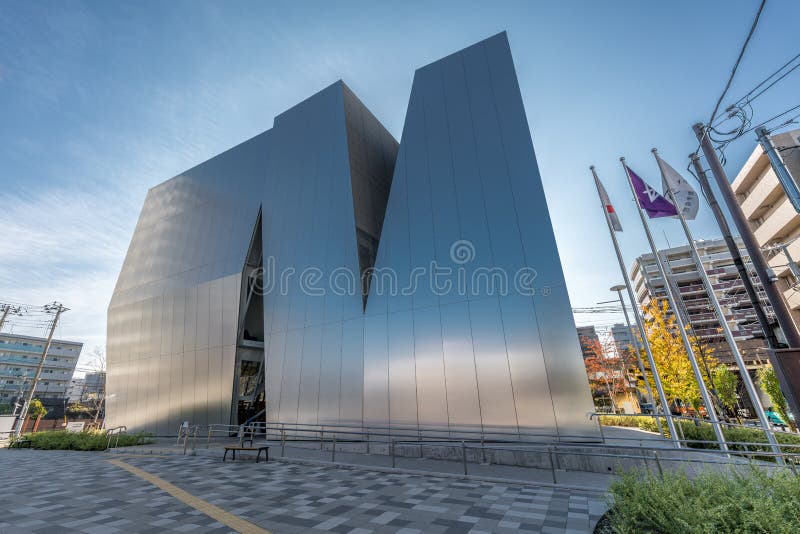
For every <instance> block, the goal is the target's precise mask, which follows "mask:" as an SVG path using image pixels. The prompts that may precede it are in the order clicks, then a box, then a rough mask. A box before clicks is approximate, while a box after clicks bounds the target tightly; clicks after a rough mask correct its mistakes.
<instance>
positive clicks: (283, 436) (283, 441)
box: [281, 428, 286, 458]
mask: <svg viewBox="0 0 800 534" xmlns="http://www.w3.org/2000/svg"><path fill="white" fill-rule="evenodd" d="M285 452H286V428H281V458H283V456H284V453H285Z"/></svg>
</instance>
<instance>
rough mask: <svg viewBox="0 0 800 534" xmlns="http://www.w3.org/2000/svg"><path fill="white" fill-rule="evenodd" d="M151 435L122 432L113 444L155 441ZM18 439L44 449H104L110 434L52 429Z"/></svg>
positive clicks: (127, 445)
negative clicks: (26, 440) (28, 441)
mask: <svg viewBox="0 0 800 534" xmlns="http://www.w3.org/2000/svg"><path fill="white" fill-rule="evenodd" d="M151 436H152V435H151V434H144V433H139V434H120V436H119V441H117V437H116V435H115V436H114V438H113V439H112V440H111V446H112V447H114V446H119V447H129V446H131V445H143V444H145V443H153V440H152V439H151ZM18 439H28V440H30V441H31V448H32V449H43V450H69V451H104V450H106V445H108V436H107V435H106V433H105V431H104V430H84V431H83V432H67V431H65V430H52V431H48V432H33V433H30V434H24V435H23V436H22V437H21V438H18Z"/></svg>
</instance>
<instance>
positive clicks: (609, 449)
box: [184, 413, 800, 483]
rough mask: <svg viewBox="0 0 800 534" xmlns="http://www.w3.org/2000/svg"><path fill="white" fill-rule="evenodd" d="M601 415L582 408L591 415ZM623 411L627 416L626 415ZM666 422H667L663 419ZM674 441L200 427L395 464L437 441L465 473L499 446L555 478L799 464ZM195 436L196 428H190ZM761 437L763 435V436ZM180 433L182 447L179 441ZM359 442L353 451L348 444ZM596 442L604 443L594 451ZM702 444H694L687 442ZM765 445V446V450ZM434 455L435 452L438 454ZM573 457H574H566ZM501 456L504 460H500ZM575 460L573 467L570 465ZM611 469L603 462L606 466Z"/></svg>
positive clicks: (790, 447)
mask: <svg viewBox="0 0 800 534" xmlns="http://www.w3.org/2000/svg"><path fill="white" fill-rule="evenodd" d="M601 415H610V414H600V413H591V414H587V416H588V417H589V419H590V420H594V419H595V418H597V417H599V416H601ZM626 417H630V416H626ZM633 417H650V418H654V419H655V418H662V417H665V416H664V415H663V414H635V415H633ZM672 417H673V420H677V421H687V422H692V423H693V424H697V423H711V422H712V421H710V420H708V419H703V418H698V417H690V416H672ZM719 423H720V425H723V426H725V427H732V428H747V429H749V430H751V431H752V430H756V431H758V430H761V429H760V427H752V426H746V425H740V424H736V423H730V422H727V421H719ZM664 428H666V425H664ZM675 428H676V432H677V433H678V435H677V436H676V440H675V441H677V445H678V446H677V447H676V446H675V444H674V443H673V442H672V441H669V440H666V439H665V438H664V437H661V436H658V435H646V434H645V435H642V436H636V437H632V436H608V435H607V434H608V431H607V430H605V429H604V425H602V424H599V425H598V429H599V439H592V438H591V436H587V435H564V434H561V435H556V434H553V433H548V432H527V431H526V432H520V431H517V432H511V431H507V430H502V429H483V430H474V429H469V428H465V429H462V430H444V429H435V428H420V427H416V426H360V425H342V424H325V425H318V424H310V423H281V422H254V423H251V424H247V425H209V426H208V429H207V431H208V432H207V441H206V447H207V448H208V447H209V446H210V443H211V440H212V438H213V437H215V436H222V435H224V436H225V437H228V438H230V437H236V438H238V440H239V443H240V444H242V443H243V442H244V441H251V442H252V440H254V439H255V438H256V436H259V437H263V439H264V440H266V441H271V442H277V443H279V444H280V456H281V457H284V456H285V453H286V447H287V443H289V444H290V445H293V446H297V445H300V446H306V447H307V446H308V445H312V446H316V444H317V443H319V450H320V451H325V450H326V449H327V450H329V451H330V461H331V462H336V454H337V451H338V452H342V451H345V452H347V451H348V450H349V452H357V453H359V454H360V453H361V452H360V451H363V452H365V453H366V454H373V453H377V454H386V455H387V456H389V457H390V459H391V466H392V467H396V465H397V457H398V447H401V448H402V449H403V450H402V454H401V456H402V457H407V456H408V454H406V453H408V452H409V451H408V449H409V447H410V448H411V449H412V451H415V452H412V454H413V455H415V456H418V457H419V458H425V457H426V451H428V456H430V451H431V448H433V447H438V448H440V449H442V450H440V451H439V452H440V453H443V451H446V450H449V451H450V452H449V453H447V454H446V455H445V456H446V457H447V459H451V460H452V459H457V460H460V461H461V463H462V464H463V470H464V473H465V474H468V472H469V468H468V464H469V463H470V462H472V461H474V462H478V463H483V464H491V463H492V460H493V458H494V459H495V463H497V461H498V455H501V453H503V452H509V451H512V452H514V451H516V452H520V451H522V452H526V453H529V454H528V456H527V457H530V456H531V455H532V456H533V457H534V458H535V459H538V460H537V461H539V466H540V467H541V468H544V469H549V470H550V471H551V474H552V478H553V481H554V483H555V482H557V480H556V479H557V476H556V471H557V470H568V467H569V465H570V463H571V461H570V460H569V459H570V458H574V457H583V458H595V459H600V460H601V461H602V460H603V459H605V460H608V461H611V460H614V461H622V460H628V461H632V460H635V461H638V462H642V463H643V464H644V466H645V467H646V468H647V469H651V470H652V468H653V466H654V467H655V468H657V472H658V473H663V469H664V467H663V465H664V464H665V463H670V462H672V463H678V464H680V463H684V464H686V465H691V464H707V465H711V464H720V465H722V464H725V465H731V464H737V462H738V463H742V462H744V463H748V462H749V463H752V462H760V465H762V466H765V467H768V468H774V469H781V468H788V469H791V470H792V471H794V472H796V470H797V464H798V463H800V444H791V443H779V446H778V450H777V451H775V450H770V444H769V442H767V441H765V442H753V441H728V442H727V443H728V446H729V448H730V449H731V450H729V451H727V452H725V451H720V450H717V449H715V448H716V447H718V445H719V444H718V442H717V441H712V440H702V439H688V438H687V437H686V435H685V434H684V433H683V427H682V425H680V424H677V425H675ZM775 434H778V435H781V434H786V435H793V436H797V434H792V433H788V432H779V431H775ZM195 435H196V431H195ZM765 438H766V436H765ZM185 440H186V438H184V447H185ZM355 446H359V447H358V448H359V449H360V451H354V450H353V448H354V447H355ZM600 447H603V449H602V450H601V449H600ZM694 447H701V448H694ZM765 449H766V450H765ZM440 456H441V454H440ZM572 462H573V463H574V461H572ZM503 463H505V462H503ZM579 467H580V466H574V465H573V468H572V469H574V470H585V469H579ZM609 469H610V467H609Z"/></svg>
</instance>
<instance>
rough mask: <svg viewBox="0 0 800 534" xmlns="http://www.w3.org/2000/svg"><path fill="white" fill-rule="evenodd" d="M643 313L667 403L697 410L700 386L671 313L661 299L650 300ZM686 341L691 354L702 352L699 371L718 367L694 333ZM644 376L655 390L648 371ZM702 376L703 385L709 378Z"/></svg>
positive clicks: (710, 371) (711, 370)
mask: <svg viewBox="0 0 800 534" xmlns="http://www.w3.org/2000/svg"><path fill="white" fill-rule="evenodd" d="M644 313H645V316H646V317H648V319H647V320H646V321H645V331H646V333H647V339H648V341H649V342H650V349H651V350H652V352H653V359H654V360H655V363H656V367H657V368H658V372H659V373H660V375H661V382H662V384H663V386H664V393H665V395H666V396H667V399H668V400H669V402H670V403H675V402H676V401H682V402H683V403H685V404H688V405H690V406H691V407H692V408H694V409H695V410H697V409H698V408H699V407H700V405H701V404H702V398H701V396H700V388H699V386H698V384H697V381H696V380H695V376H694V372H693V371H692V364H691V363H690V361H689V356H688V355H687V354H686V349H685V348H684V346H683V340H682V339H681V335H680V332H679V330H678V325H677V324H676V321H675V316H674V315H672V314H671V313H670V308H669V304H668V303H667V301H666V300H664V299H653V300H651V301H650V303H649V304H648V305H647V306H645V307H644ZM687 328H688V327H687ZM689 340H690V343H691V344H692V350H693V351H694V353H695V355H702V360H703V361H702V362H698V363H699V365H700V368H701V373H702V374H704V375H709V374H710V373H713V372H714V370H715V369H716V368H717V367H718V366H719V361H718V360H717V359H716V358H714V357H713V356H712V355H711V353H712V352H713V351H712V349H711V348H710V347H709V346H708V345H707V344H705V343H703V341H702V340H700V339H699V338H698V337H697V336H692V335H690V336H689ZM704 369H705V371H704ZM648 371H649V368H648ZM647 375H648V380H649V381H650V385H651V388H652V389H653V390H655V383H654V382H653V378H652V372H648V373H647ZM703 378H704V380H705V382H706V386H709V384H710V382H711V381H712V380H713V378H712V377H711V376H704V377H703Z"/></svg>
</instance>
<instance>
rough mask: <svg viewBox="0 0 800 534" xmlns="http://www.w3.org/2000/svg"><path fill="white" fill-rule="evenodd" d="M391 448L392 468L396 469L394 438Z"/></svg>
mask: <svg viewBox="0 0 800 534" xmlns="http://www.w3.org/2000/svg"><path fill="white" fill-rule="evenodd" d="M389 448H390V449H392V469H394V468H395V466H396V463H395V460H394V440H392V441H391V443H390V444H389Z"/></svg>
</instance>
